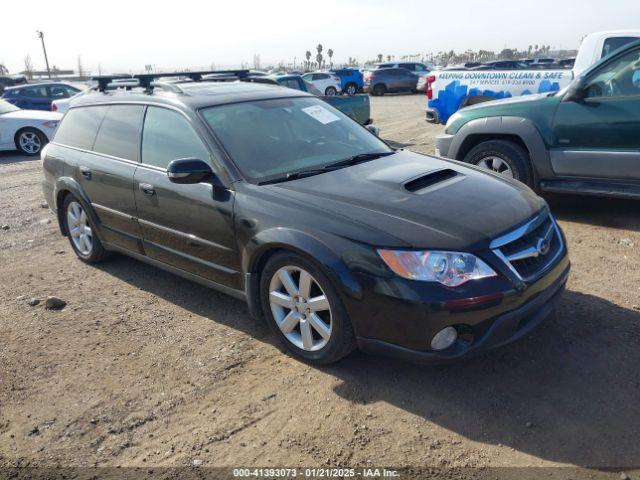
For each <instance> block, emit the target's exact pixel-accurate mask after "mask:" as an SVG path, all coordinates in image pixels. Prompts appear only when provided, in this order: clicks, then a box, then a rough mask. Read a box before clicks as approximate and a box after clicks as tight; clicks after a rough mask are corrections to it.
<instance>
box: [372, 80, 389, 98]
mask: <svg viewBox="0 0 640 480" xmlns="http://www.w3.org/2000/svg"><path fill="white" fill-rule="evenodd" d="M385 93H387V87H386V86H385V85H384V84H383V83H378V84H377V85H375V86H374V87H373V94H374V95H376V96H379V97H382V96H383V95H384V94H385Z"/></svg>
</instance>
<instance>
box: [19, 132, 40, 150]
mask: <svg viewBox="0 0 640 480" xmlns="http://www.w3.org/2000/svg"><path fill="white" fill-rule="evenodd" d="M18 143H19V144H20V149H21V150H22V151H23V152H25V153H28V154H31V155H34V154H36V153H38V152H39V151H40V148H42V142H40V137H38V134H37V133H35V132H22V133H21V134H20V137H19V138H18Z"/></svg>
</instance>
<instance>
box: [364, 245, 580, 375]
mask: <svg viewBox="0 0 640 480" xmlns="http://www.w3.org/2000/svg"><path fill="white" fill-rule="evenodd" d="M569 270H570V263H569V259H568V255H567V254H566V251H565V254H564V256H563V258H562V259H561V260H560V261H559V262H558V264H557V265H556V266H555V267H554V268H553V269H552V270H551V271H550V272H549V273H548V274H547V275H545V276H544V277H542V278H540V279H539V280H537V281H536V282H535V283H534V284H532V285H530V286H528V287H527V288H526V289H524V290H523V291H520V292H516V293H511V294H509V295H508V296H505V298H504V299H503V300H502V301H501V302H500V304H499V305H491V306H488V307H487V308H480V309H477V310H474V309H470V310H468V311H465V312H461V313H460V312H445V311H436V312H430V313H426V312H425V309H424V308H420V307H417V306H416V305H414V306H413V307H412V310H413V313H414V315H413V319H412V320H413V322H412V323H413V324H414V325H417V326H418V329H417V330H418V331H422V330H426V329H429V330H430V333H429V334H428V335H420V334H418V335H416V329H415V328H412V326H409V325H408V324H407V323H405V322H404V321H402V320H401V321H400V322H399V325H402V324H404V325H405V328H404V330H405V331H404V332H402V333H401V334H400V335H395V339H394V340H396V342H390V341H386V340H383V338H384V337H383V336H381V335H376V337H377V338H369V337H366V336H358V337H357V342H358V347H359V348H360V349H361V350H362V351H365V352H367V353H374V354H381V355H386V356H391V357H396V358H400V359H402V360H406V361H411V362H416V363H427V364H430V363H431V364H433V363H446V362H451V361H455V360H459V359H462V358H468V357H471V356H473V355H477V354H480V353H482V352H485V351H487V350H490V349H493V348H496V347H499V346H502V345H505V344H508V343H511V342H513V341H515V340H517V339H519V338H521V337H523V336H524V335H526V334H527V333H529V332H530V331H532V330H533V329H534V328H536V327H537V326H538V325H539V324H540V323H542V322H543V321H544V320H545V319H546V318H548V317H549V316H550V315H551V314H552V313H553V312H554V309H555V303H556V301H557V299H558V297H560V295H561V294H562V292H563V290H564V287H565V284H566V282H567V278H568V275H569ZM396 311H397V309H396ZM398 313H400V314H401V315H402V314H403V313H404V315H405V316H406V315H407V313H408V311H405V312H398ZM406 320H409V319H408V318H407V319H406ZM409 321H410V322H411V320H409ZM449 325H452V326H461V325H462V326H465V328H466V327H467V326H469V328H470V329H471V331H472V332H474V334H473V337H472V340H471V341H463V340H458V341H457V342H456V343H455V344H454V345H452V346H451V347H449V348H448V349H446V350H443V351H433V350H429V349H428V347H427V345H428V342H429V339H430V338H431V337H432V334H433V333H434V332H435V331H439V330H440V329H441V328H444V327H445V326H449ZM396 326H398V325H396ZM434 327H435V328H434ZM411 330H413V332H411ZM358 333H360V332H358ZM396 333H397V331H396ZM407 334H408V335H411V336H412V337H415V336H420V337H421V338H420V341H419V342H418V341H416V340H417V339H416V338H407V337H406V336H405V335H407ZM402 337H404V339H405V340H406V341H401V342H397V340H399V339H400V338H402ZM400 343H404V345H401V344H400ZM418 345H423V347H421V348H424V350H423V349H420V350H418V349H417V348H416V347H417V346H418Z"/></svg>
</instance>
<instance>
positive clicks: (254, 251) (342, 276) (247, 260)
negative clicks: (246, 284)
mask: <svg viewBox="0 0 640 480" xmlns="http://www.w3.org/2000/svg"><path fill="white" fill-rule="evenodd" d="M345 241H346V240H345ZM275 250H287V251H291V252H295V253H298V254H300V255H302V256H305V257H309V258H311V259H313V260H314V261H315V262H317V263H319V264H320V266H321V267H322V268H323V269H324V271H325V273H326V274H327V275H328V276H329V278H330V279H331V280H332V281H333V282H334V283H335V285H336V286H337V287H338V291H339V292H341V293H344V294H346V295H349V296H351V297H353V298H356V299H359V298H362V288H361V286H360V284H359V283H358V281H357V280H356V278H355V276H354V275H353V273H352V272H351V270H350V269H349V267H348V266H347V264H346V263H345V261H344V259H343V258H342V256H341V255H339V254H338V253H337V252H336V251H335V250H334V249H333V248H331V247H330V246H329V245H327V244H326V243H325V242H323V241H321V240H320V239H318V238H316V237H314V236H312V235H310V234H308V233H305V232H301V231H299V230H295V229H291V228H282V227H274V228H270V229H268V230H264V231H262V232H259V233H258V234H256V235H255V236H254V237H253V238H252V239H251V240H250V241H249V242H247V243H246V246H245V248H244V249H243V250H242V253H241V257H242V258H241V261H242V269H243V271H245V272H247V273H248V274H249V275H250V276H253V277H257V276H258V275H255V274H257V273H259V270H260V268H262V266H263V264H264V262H263V261H264V259H265V258H266V257H265V255H268V254H269V252H273V251H275Z"/></svg>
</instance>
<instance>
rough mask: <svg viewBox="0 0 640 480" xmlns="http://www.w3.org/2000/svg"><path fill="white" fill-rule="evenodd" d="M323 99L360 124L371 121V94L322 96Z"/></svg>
mask: <svg viewBox="0 0 640 480" xmlns="http://www.w3.org/2000/svg"><path fill="white" fill-rule="evenodd" d="M320 98H322V100H324V101H325V102H327V103H328V104H330V105H332V106H333V107H335V108H337V109H338V110H340V111H341V112H342V113H344V114H345V115H348V116H349V117H351V118H352V119H353V120H355V121H356V122H358V123H359V124H360V125H368V124H370V123H371V105H370V104H369V95H339V96H333V97H328V96H322V97H320Z"/></svg>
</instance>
